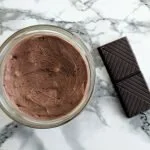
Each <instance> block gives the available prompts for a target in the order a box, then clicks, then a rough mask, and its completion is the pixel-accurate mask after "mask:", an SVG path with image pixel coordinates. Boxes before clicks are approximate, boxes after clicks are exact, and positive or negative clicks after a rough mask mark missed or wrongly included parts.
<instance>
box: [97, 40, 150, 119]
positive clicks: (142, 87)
mask: <svg viewBox="0 0 150 150" xmlns="http://www.w3.org/2000/svg"><path fill="white" fill-rule="evenodd" d="M98 50H99V53H100V55H101V57H102V59H103V62H104V64H105V66H106V69H107V71H108V73H109V75H110V78H111V80H112V82H113V84H114V87H115V89H116V92H117V93H118V96H119V98H120V100H121V103H122V105H123V108H124V110H125V112H126V114H127V116H128V117H132V116H135V115H137V114H139V113H140V112H144V111H146V110H148V109H149V108H150V92H149V90H148V88H147V85H146V82H145V80H144V78H143V76H142V73H141V71H140V69H139V66H138V64H137V61H136V58H135V56H134V54H133V52H132V50H131V47H130V45H129V43H128V41H127V38H121V39H119V40H117V41H114V42H112V43H109V44H106V45H104V46H102V47H99V48H98Z"/></svg>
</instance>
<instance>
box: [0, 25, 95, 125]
mask: <svg viewBox="0 0 150 150" xmlns="http://www.w3.org/2000/svg"><path fill="white" fill-rule="evenodd" d="M34 35H52V36H57V37H59V38H62V39H63V40H65V41H67V42H68V43H70V44H71V45H72V46H73V47H75V48H76V49H77V50H78V51H79V53H80V55H81V56H82V58H83V60H84V61H85V64H86V66H87V72H88V83H87V88H86V89H85V94H84V96H83V98H82V100H81V102H80V103H79V104H78V105H77V107H75V108H74V109H73V110H72V111H71V112H70V113H68V114H66V115H64V116H61V117H59V118H56V119H50V120H40V119H34V118H30V117H28V116H27V115H25V114H24V113H23V112H21V111H19V110H17V109H16V108H15V107H14V106H13V104H12V102H11V101H10V100H9V98H8V97H7V96H6V93H5V89H4V87H3V75H4V64H5V58H6V56H7V55H8V53H9V52H10V51H11V50H12V48H13V47H14V46H15V45H16V44H18V43H19V42H20V41H21V40H23V39H24V38H27V37H30V36H34ZM94 82H95V68H94V63H93V60H92V56H91V54H90V52H89V50H88V48H87V47H86V46H85V44H84V43H83V42H82V41H81V39H80V38H78V37H77V36H76V35H74V34H73V33H71V32H69V31H67V30H65V29H62V28H60V27H57V26H51V25H35V26H30V27H27V28H24V29H21V30H19V31H18V32H16V33H14V34H13V35H11V36H10V37H9V38H8V39H7V40H6V41H5V42H4V43H3V44H2V46H1V47H0V107H1V109H2V110H3V111H4V112H5V113H6V114H7V115H8V116H9V117H10V118H11V119H13V120H15V121H17V122H19V123H21V124H23V125H26V126H29V127H33V128H51V127H56V126H59V125H62V124H64V123H66V122H68V121H69V120H71V119H73V118H74V117H75V116H77V115H78V114H79V113H80V112H81V111H82V110H83V108H84V107H85V106H86V104H87V103H88V101H89V100H90V98H91V95H92V93H93V89H94Z"/></svg>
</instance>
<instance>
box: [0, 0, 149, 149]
mask: <svg viewBox="0 0 150 150" xmlns="http://www.w3.org/2000/svg"><path fill="white" fill-rule="evenodd" d="M35 24H54V25H58V26H61V27H64V28H66V29H69V30H70V31H73V32H76V33H77V34H78V35H80V36H81V38H82V39H83V40H84V41H85V42H86V43H88V44H89V45H90V46H92V49H93V50H92V51H91V53H92V55H93V56H94V61H95V64H96V76H97V77H96V85H95V86H96V90H95V92H94V95H93V99H92V101H91V103H90V104H89V105H88V106H87V107H86V108H85V110H84V111H83V112H82V113H81V114H80V115H79V116H78V117H76V118H75V119H73V120H72V121H70V122H69V123H67V124H65V125H63V126H61V127H57V128H53V129H46V130H40V129H30V128H27V127H24V126H21V125H19V124H17V123H15V122H12V121H11V120H10V119H8V118H7V117H6V116H5V115H4V114H3V113H2V112H1V115H0V150H60V149H62V150H100V149H101V150H110V149H112V150H132V149H133V148H134V149H136V150H148V149H150V111H147V112H145V113H142V114H140V115H138V116H136V117H133V118H131V119H128V118H127V117H126V116H125V114H124V112H123V110H122V107H121V105H120V102H119V100H118V98H117V97H116V94H115V92H114V89H113V87H112V84H111V82H110V80H109V77H108V75H107V72H106V70H105V67H104V65H103V63H102V60H101V59H100V57H99V55H98V53H97V50H96V48H97V47H98V46H100V45H103V44H105V43H108V42H111V41H112V40H116V39H118V38H120V37H123V36H127V37H128V39H129V41H130V44H131V46H132V47H133V49H134V51H140V50H141V48H148V47H150V42H149V41H150V1H149V0H45V1H44V0H24V1H21V0H0V44H1V43H3V42H4V40H5V39H6V38H7V37H8V36H10V35H11V34H12V33H14V32H15V31H17V30H18V29H21V28H23V27H26V26H29V25H35ZM145 40H146V42H145Z"/></svg>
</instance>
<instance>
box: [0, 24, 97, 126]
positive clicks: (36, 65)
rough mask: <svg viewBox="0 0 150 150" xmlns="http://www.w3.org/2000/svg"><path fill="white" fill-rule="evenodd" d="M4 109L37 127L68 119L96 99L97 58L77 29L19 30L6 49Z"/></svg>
mask: <svg viewBox="0 0 150 150" xmlns="http://www.w3.org/2000/svg"><path fill="white" fill-rule="evenodd" d="M0 51H1V52H0V74H1V75H0V78H1V79H0V82H1V83H0V107H1V108H2V110H3V111H4V112H5V113H6V114H7V115H8V116H9V117H10V118H12V119H13V120H15V121H17V122H19V123H22V124H24V125H26V126H29V127H33V128H51V127H56V126H59V125H62V124H64V123H65V122H68V121H69V120H71V119H73V118H74V117H75V116H77V114H79V113H80V112H81V111H82V110H83V108H84V107H85V106H86V104H87V103H88V101H89V100H90V99H91V95H92V93H93V89H94V82H95V68H94V63H93V60H92V56H91V54H90V52H89V50H88V48H87V47H86V46H85V44H84V43H83V42H82V40H81V39H80V38H78V37H77V36H76V35H74V34H73V33H71V32H69V31H67V30H65V29H62V28H60V27H56V26H51V25H35V26H30V27H27V28H24V29H21V30H19V31H18V32H16V33H14V34H13V35H12V36H10V37H9V38H8V39H7V40H6V41H5V42H4V43H3V44H2V46H1V47H0Z"/></svg>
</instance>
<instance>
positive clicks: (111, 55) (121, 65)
mask: <svg viewBox="0 0 150 150" xmlns="http://www.w3.org/2000/svg"><path fill="white" fill-rule="evenodd" d="M99 52H100V54H101V56H102V58H103V60H104V62H105V65H106V66H107V69H108V70H109V73H110V75H111V76H112V78H113V80H114V81H115V82H117V80H122V79H123V78H124V77H127V76H130V75H132V74H134V73H136V72H138V71H140V70H139V67H138V65H137V62H136V59H135V57H134V54H133V52H132V51H131V48H130V46H129V44H128V42H127V39H126V38H122V39H120V40H117V41H114V42H112V43H109V44H107V45H105V46H102V47H101V48H100V49H99Z"/></svg>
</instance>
